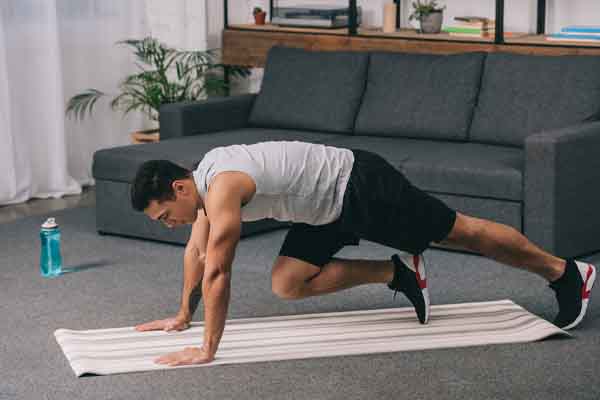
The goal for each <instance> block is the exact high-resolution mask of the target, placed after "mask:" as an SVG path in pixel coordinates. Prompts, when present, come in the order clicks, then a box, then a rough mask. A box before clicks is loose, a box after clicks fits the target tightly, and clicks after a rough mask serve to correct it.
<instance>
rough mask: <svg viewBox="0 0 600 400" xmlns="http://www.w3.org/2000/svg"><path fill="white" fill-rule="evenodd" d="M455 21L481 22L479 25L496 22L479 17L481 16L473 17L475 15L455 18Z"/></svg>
mask: <svg viewBox="0 0 600 400" xmlns="http://www.w3.org/2000/svg"><path fill="white" fill-rule="evenodd" d="M454 20H455V21H463V22H479V23H482V22H483V23H489V22H494V20H493V19H491V18H487V17H479V16H473V15H467V16H458V17H454Z"/></svg>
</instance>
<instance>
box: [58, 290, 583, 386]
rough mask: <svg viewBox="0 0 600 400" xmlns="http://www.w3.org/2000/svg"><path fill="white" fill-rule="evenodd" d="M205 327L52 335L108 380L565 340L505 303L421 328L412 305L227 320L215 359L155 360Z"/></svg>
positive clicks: (437, 314)
mask: <svg viewBox="0 0 600 400" xmlns="http://www.w3.org/2000/svg"><path fill="white" fill-rule="evenodd" d="M203 325H204V323H203V322H192V323H191V326H190V328H188V329H186V330H184V331H180V332H164V331H146V332H137V331H136V330H135V329H134V327H126V328H113V329H92V330H69V329H57V330H56V331H55V332H54V336H55V337H56V340H57V342H58V343H59V345H60V347H61V348H62V350H63V352H64V353H65V356H66V357H67V359H68V361H69V363H70V364H71V367H72V368H73V371H74V372H75V375H77V376H81V375H83V374H85V373H91V374H99V375H108V374H118V373H126V372H135V371H150V370H158V369H174V368H192V367H204V366H212V365H218V364H236V363H248V362H257V361H273V360H291V359H301V358H313V357H333V356H342V355H353V354H367V353H388V352H396V351H411V350H421V349H435V348H448V347H463V346H477V345H486V344H496V343H520V342H532V341H536V340H541V339H544V338H547V337H549V336H551V335H554V334H562V335H566V336H571V334H570V333H568V332H566V331H563V330H562V329H560V328H558V327H557V326H555V325H553V324H551V323H550V322H548V321H546V320H544V319H541V318H539V317H537V316H536V315H534V314H532V313H530V312H528V311H527V310H525V309H523V308H522V307H521V306H519V305H517V304H515V303H514V302H512V301H511V300H507V299H506V300H498V301H488V302H477V303H459V304H446V305H434V306H431V314H430V319H429V323H428V324H426V325H421V324H419V322H418V320H417V317H416V314H415V311H414V309H413V308H412V307H403V308H387V309H377V310H363V311H345V312H328V313H317V314H301V315H285V316H275V317H259V318H239V319H230V320H227V323H226V324H225V330H224V332H223V336H222V338H221V342H220V345H219V349H218V350H217V354H216V357H215V360H214V361H212V362H211V363H208V364H195V365H181V366H174V367H171V366H168V365H164V364H156V363H154V361H153V360H154V359H155V358H157V357H159V356H161V355H163V354H166V353H170V352H175V351H181V350H183V348H184V347H187V346H195V347H200V346H201V345H202V339H203V329H204V328H203Z"/></svg>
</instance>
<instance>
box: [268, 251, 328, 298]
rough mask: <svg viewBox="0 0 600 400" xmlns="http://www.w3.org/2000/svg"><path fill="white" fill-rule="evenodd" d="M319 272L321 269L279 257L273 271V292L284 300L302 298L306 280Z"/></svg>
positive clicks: (292, 259) (289, 258)
mask: <svg viewBox="0 0 600 400" xmlns="http://www.w3.org/2000/svg"><path fill="white" fill-rule="evenodd" d="M315 268H316V269H318V270H317V271H315V270H314V269H315ZM319 272H320V269H319V268H317V267H314V266H312V265H311V264H308V263H306V262H303V261H301V260H297V259H295V258H292V257H286V256H278V257H277V259H276V260H275V263H274V264H273V269H272V271H271V290H272V291H273V293H274V294H275V295H277V296H278V297H280V298H282V299H299V298H302V297H303V294H302V289H303V287H304V285H305V283H306V280H307V279H310V277H311V276H314V274H315V273H319Z"/></svg>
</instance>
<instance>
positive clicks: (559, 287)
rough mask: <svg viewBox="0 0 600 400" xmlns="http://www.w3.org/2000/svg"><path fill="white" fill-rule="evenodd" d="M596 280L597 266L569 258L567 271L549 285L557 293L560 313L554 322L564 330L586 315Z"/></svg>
mask: <svg viewBox="0 0 600 400" xmlns="http://www.w3.org/2000/svg"><path fill="white" fill-rule="evenodd" d="M594 280H596V267H594V266H593V265H592V264H588V263H585V262H581V261H575V260H574V259H572V258H569V259H567V264H566V268H565V272H564V273H563V275H562V276H561V277H560V278H558V279H557V280H555V281H553V282H550V284H549V285H548V286H549V287H550V288H551V289H552V290H554V291H555V292H556V293H555V294H556V299H557V300H558V309H559V311H558V315H557V316H556V318H555V319H554V322H553V324H554V325H556V326H558V327H559V328H562V329H564V330H567V329H571V328H574V327H575V326H576V325H577V324H579V322H581V320H582V319H583V316H584V315H585V312H586V311H587V307H588V304H589V301H590V292H591V291H592V286H593V285H594Z"/></svg>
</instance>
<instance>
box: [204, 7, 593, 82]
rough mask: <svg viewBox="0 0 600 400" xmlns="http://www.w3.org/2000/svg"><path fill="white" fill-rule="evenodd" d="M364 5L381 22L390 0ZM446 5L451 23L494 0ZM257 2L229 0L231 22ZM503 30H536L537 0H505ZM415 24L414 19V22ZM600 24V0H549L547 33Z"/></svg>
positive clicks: (217, 22) (213, 38) (217, 41)
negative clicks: (566, 28) (385, 6)
mask: <svg viewBox="0 0 600 400" xmlns="http://www.w3.org/2000/svg"><path fill="white" fill-rule="evenodd" d="M357 2H358V5H360V6H361V7H362V9H363V18H364V21H363V23H364V24H366V25H375V26H381V24H382V14H383V5H384V3H387V2H391V0H362V1H361V0H357ZM319 3H322V4H339V5H347V4H348V1H347V0H327V1H323V0H293V1H290V0H279V1H277V0H276V2H275V4H279V5H281V6H285V5H298V4H319ZM411 3H412V0H402V10H401V15H402V17H401V26H402V27H409V26H411V23H410V22H409V21H408V16H409V15H410V13H411V9H412V7H411V5H410V4H411ZM438 3H439V4H441V5H446V10H445V12H444V24H451V23H452V21H453V19H454V17H455V16H457V15H482V16H488V17H490V18H494V14H495V1H494V0H440V1H438ZM255 6H259V7H262V8H263V9H265V10H267V11H268V8H269V1H268V0H229V23H231V24H236V23H237V24H240V23H249V22H251V21H253V17H252V9H253V8H254V7H255ZM504 7H505V11H504V30H505V31H507V32H511V31H512V32H530V33H534V32H535V30H536V26H537V25H536V24H537V0H505V1H504ZM207 15H208V20H209V23H208V45H209V47H220V46H221V30H222V28H223V1H222V0H209V2H208V10H207ZM412 24H414V21H413V22H412ZM573 24H577V25H600V1H599V0H547V1H546V33H553V32H557V31H560V29H561V28H562V27H563V26H566V25H573ZM261 78H262V69H255V70H254V71H253V75H252V78H251V80H250V82H249V83H248V84H245V85H243V86H245V87H239V88H237V89H236V90H235V92H242V91H250V92H256V91H258V90H259V89H260V81H261Z"/></svg>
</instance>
